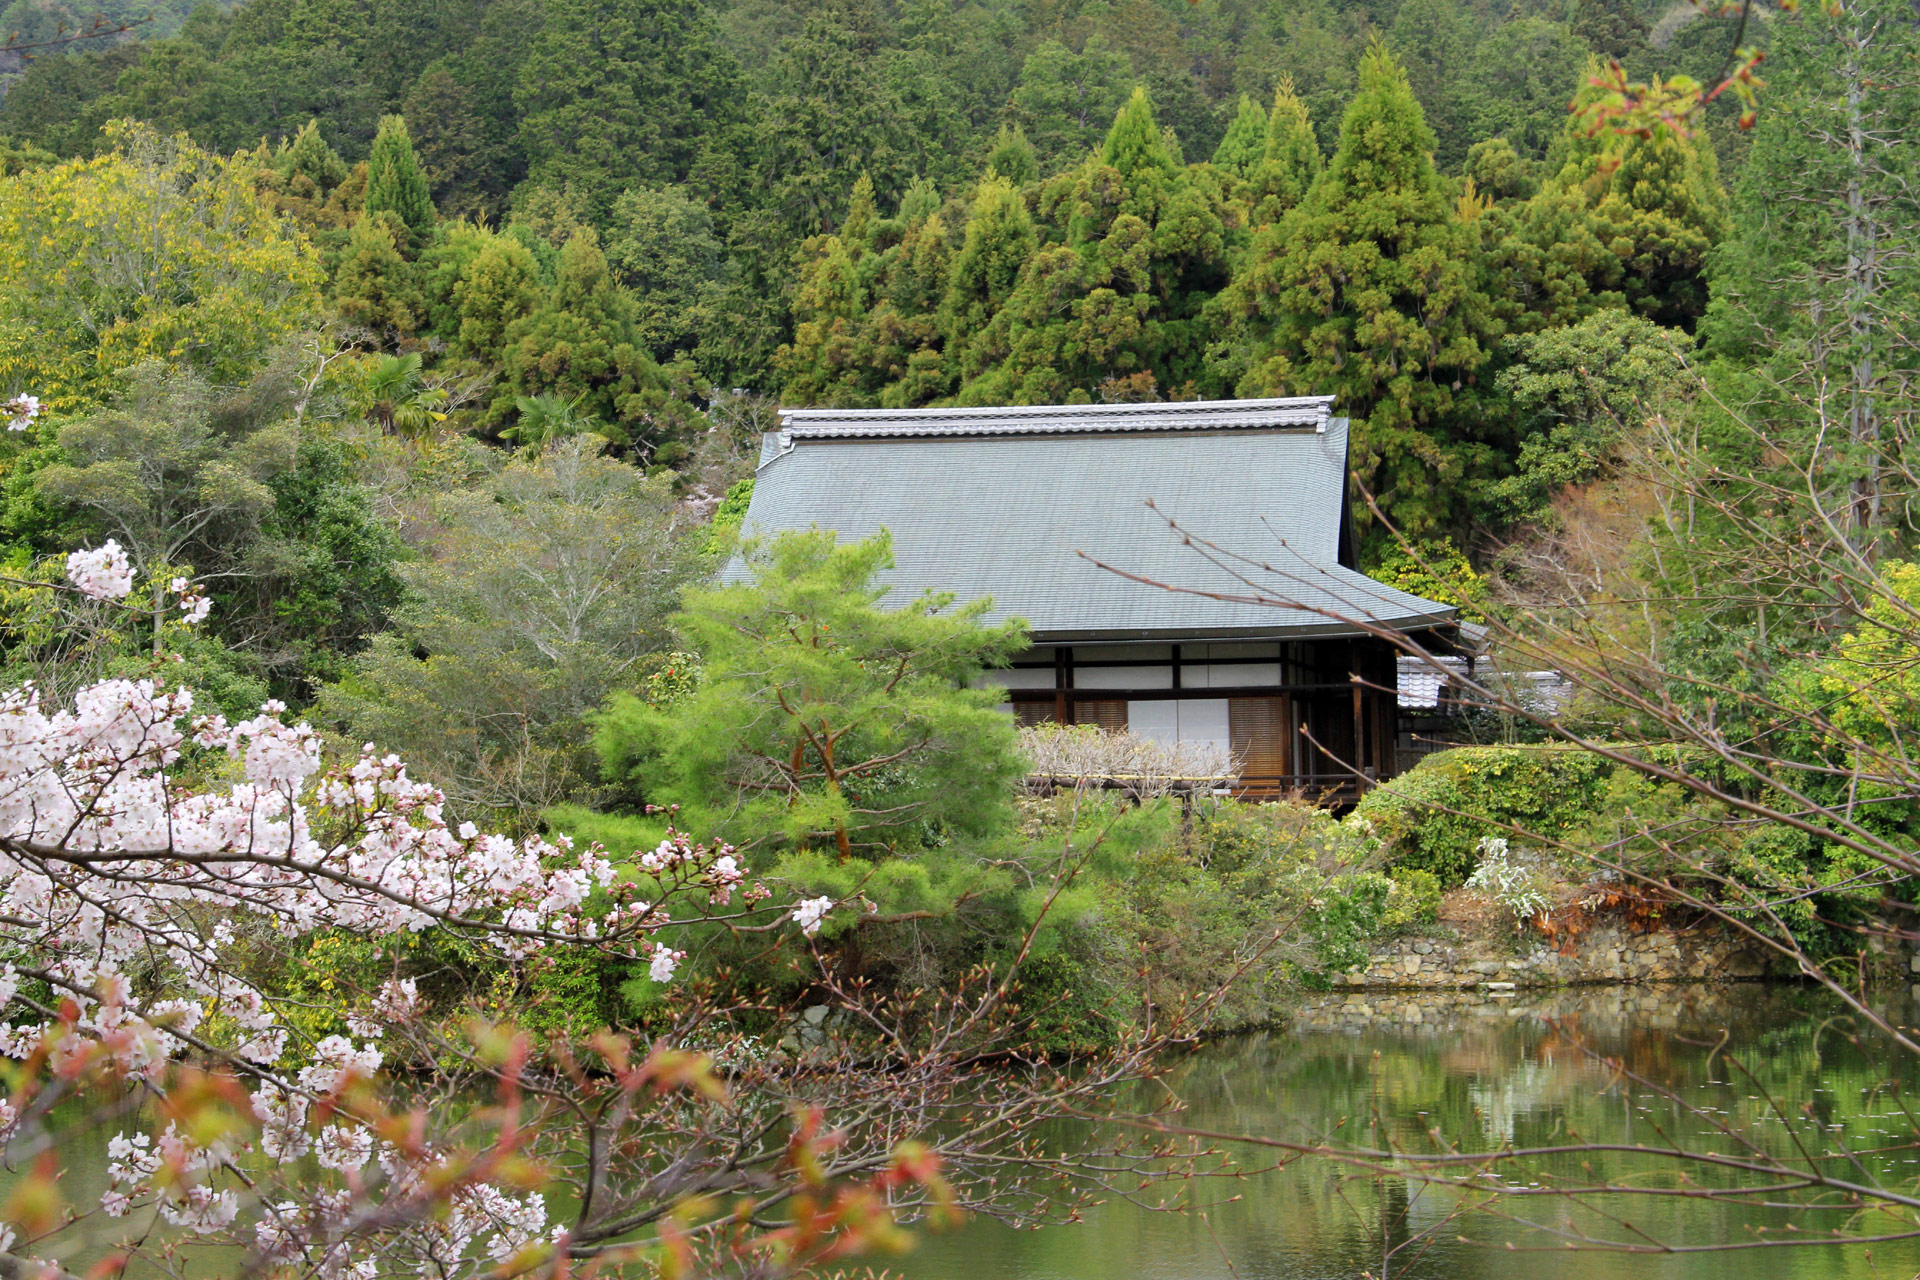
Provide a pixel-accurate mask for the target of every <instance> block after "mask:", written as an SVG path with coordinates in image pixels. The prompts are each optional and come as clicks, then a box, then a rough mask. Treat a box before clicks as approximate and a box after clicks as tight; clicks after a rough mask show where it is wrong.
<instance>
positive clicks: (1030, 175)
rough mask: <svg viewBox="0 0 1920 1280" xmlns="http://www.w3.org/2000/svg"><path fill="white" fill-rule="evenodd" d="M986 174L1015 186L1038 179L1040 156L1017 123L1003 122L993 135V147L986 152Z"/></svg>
mask: <svg viewBox="0 0 1920 1280" xmlns="http://www.w3.org/2000/svg"><path fill="white" fill-rule="evenodd" d="M986 176H987V177H990V178H1003V179H1005V180H1006V181H1008V182H1010V183H1012V184H1013V185H1014V186H1016V187H1024V186H1026V185H1027V184H1028V183H1030V182H1037V181H1039V178H1040V158H1039V156H1038V155H1037V154H1035V152H1034V149H1033V144H1032V143H1031V142H1028V141H1027V135H1026V131H1025V130H1023V129H1021V127H1020V126H1019V125H1017V124H1016V125H1004V124H1003V125H1001V126H1000V132H999V133H998V134H996V135H994V139H993V148H992V149H991V150H989V151H988V152H987V163H986Z"/></svg>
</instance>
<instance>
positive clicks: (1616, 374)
mask: <svg viewBox="0 0 1920 1280" xmlns="http://www.w3.org/2000/svg"><path fill="white" fill-rule="evenodd" d="M1692 345H1693V343H1692V340H1691V339H1690V338H1689V337H1688V336H1687V335H1686V334H1684V333H1678V332H1675V331H1673V330H1671V329H1662V328H1661V327H1659V326H1658V325H1656V324H1654V323H1653V322H1652V321H1650V320H1646V319H1644V318H1642V317H1640V316H1636V315H1632V314H1630V313H1628V312H1624V311H1617V310H1611V309H1609V310H1604V311H1596V312H1594V313H1593V314H1592V315H1590V316H1588V317H1586V318H1585V319H1583V320H1581V321H1580V322H1579V323H1578V324H1573V325H1568V326H1566V327H1564V328H1555V329H1543V330H1541V331H1540V332H1538V333H1531V334H1516V335H1515V336H1513V337H1512V338H1509V339H1508V340H1507V344H1506V353H1507V355H1508V356H1509V357H1510V359H1511V360H1512V363H1511V364H1509V365H1508V366H1507V367H1506V368H1505V369H1502V370H1501V371H1500V374H1499V377H1498V379H1497V385H1498V386H1499V389H1500V390H1501V391H1503V392H1505V393H1506V395H1507V396H1508V398H1509V399H1510V400H1511V402H1512V404H1513V406H1514V408H1515V409H1516V410H1517V411H1518V413H1519V414H1520V421H1521V438H1520V451H1519V454H1518V456H1517V457H1516V459H1515V467H1514V469H1515V474H1514V475H1511V476H1507V477H1504V478H1502V479H1500V480H1498V481H1496V482H1494V484H1493V485H1492V486H1490V488H1489V494H1490V498H1491V502H1492V504H1493V505H1494V506H1495V507H1496V508H1497V509H1499V510H1500V512H1501V514H1502V515H1503V516H1504V517H1505V518H1506V519H1507V520H1509V521H1515V522H1520V521H1531V520H1538V519H1540V518H1542V517H1543V516H1544V515H1545V514H1546V511H1547V504H1548V502H1549V501H1550V500H1551V499H1552V497H1553V495H1554V494H1556V493H1559V492H1561V491H1562V490H1564V489H1566V488H1568V487H1569V486H1573V485H1579V484H1585V483H1586V482H1588V481H1590V480H1593V479H1594V478H1596V477H1597V476H1599V475H1601V474H1603V473H1604V472H1605V471H1606V469H1607V468H1608V467H1609V465H1610V464H1611V463H1612V462H1613V461H1614V458H1615V456H1616V452H1617V450H1618V448H1619V445H1620V443H1621V441H1622V440H1623V439H1625V438H1629V437H1631V436H1632V435H1633V434H1634V433H1636V432H1637V431H1638V429H1639V428H1640V427H1641V426H1642V425H1643V424H1644V423H1645V422H1646V421H1648V420H1649V419H1650V418H1652V417H1653V416H1654V415H1656V414H1660V413H1666V412H1671V411H1672V410H1673V409H1674V408H1676V407H1678V406H1679V405H1680V404H1681V403H1683V400H1684V397H1685V393H1686V391H1687V388H1688V385H1689V383H1690V377H1689V374H1688V370H1687V365H1686V360H1687V353H1688V351H1689V350H1690V349H1691V347H1692Z"/></svg>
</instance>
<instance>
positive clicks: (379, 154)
mask: <svg viewBox="0 0 1920 1280" xmlns="http://www.w3.org/2000/svg"><path fill="white" fill-rule="evenodd" d="M366 211H367V213H368V214H369V215H372V214H376V213H382V212H387V213H392V214H394V215H396V216H397V217H398V218H399V219H400V221H401V222H402V223H404V224H405V225H406V228H407V231H408V234H409V235H410V236H411V237H412V242H413V243H412V251H413V252H418V251H419V250H420V249H422V248H425V247H426V243H427V239H428V237H429V236H431V235H432V233H433V222H434V211H433V196H432V195H431V194H430V193H429V192H428V190H427V175H426V174H425V173H423V172H422V171H421V169H420V161H419V160H418V159H417V158H415V156H414V154H413V139H412V138H411V137H409V136H408V134H407V121H406V118H405V117H403V116H382V117H381V118H380V132H379V133H377V134H375V135H374V139H373V150H372V151H371V152H369V153H368V155H367V202H366ZM402 248H406V246H402ZM409 256H411V254H409Z"/></svg>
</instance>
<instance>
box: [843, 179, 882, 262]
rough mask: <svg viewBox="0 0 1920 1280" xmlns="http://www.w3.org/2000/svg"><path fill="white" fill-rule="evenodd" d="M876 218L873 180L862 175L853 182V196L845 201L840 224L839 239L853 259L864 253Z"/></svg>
mask: <svg viewBox="0 0 1920 1280" xmlns="http://www.w3.org/2000/svg"><path fill="white" fill-rule="evenodd" d="M877 216H878V211H877V209H876V208H875V206H874V196H873V179H872V178H871V177H869V176H868V175H867V174H865V173H862V174H861V175H860V176H859V177H858V178H856V179H855V180H854V183H853V195H852V196H850V197H849V198H848V200H847V216H846V217H845V218H843V219H841V222H840V239H841V241H842V242H844V243H845V244H846V246H847V251H848V252H849V253H851V254H853V255H854V256H855V257H859V256H860V255H861V254H862V253H865V252H866V250H867V239H868V237H870V236H871V235H872V234H873V223H874V219H875V218H876V217H877Z"/></svg>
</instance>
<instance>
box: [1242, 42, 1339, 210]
mask: <svg viewBox="0 0 1920 1280" xmlns="http://www.w3.org/2000/svg"><path fill="white" fill-rule="evenodd" d="M1325 166H1326V162H1325V160H1324V159H1323V158H1322V157H1321V155H1320V140H1319V138H1318V137H1317V136H1315V134H1314V131H1313V121H1312V120H1311V119H1309V118H1308V115H1307V104H1306V103H1305V102H1303V101H1301V99H1300V95H1299V94H1298V93H1295V92H1294V88H1293V78H1292V77H1291V76H1283V77H1281V80H1280V83H1279V85H1278V86H1277V87H1276V88H1275V89H1274V93H1273V110H1272V111H1271V112H1270V113H1269V114H1268V116H1267V138H1266V147H1265V150H1264V151H1263V152H1262V154H1261V157H1260V165H1259V167H1258V168H1257V169H1256V170H1255V171H1254V174H1253V178H1252V183H1253V197H1254V198H1253V225H1254V226H1256V227H1258V226H1265V225H1266V224H1267V223H1269V222H1273V221H1275V220H1276V219H1278V218H1279V217H1280V215H1281V214H1283V213H1285V212H1286V211H1287V210H1289V209H1291V208H1293V207H1294V206H1295V205H1298V204H1299V203H1300V202H1301V201H1302V200H1304V199H1306V198H1307V192H1308V191H1310V190H1312V188H1313V183H1314V179H1316V178H1318V177H1319V176H1320V170H1321V169H1323V168H1324V167H1325Z"/></svg>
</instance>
